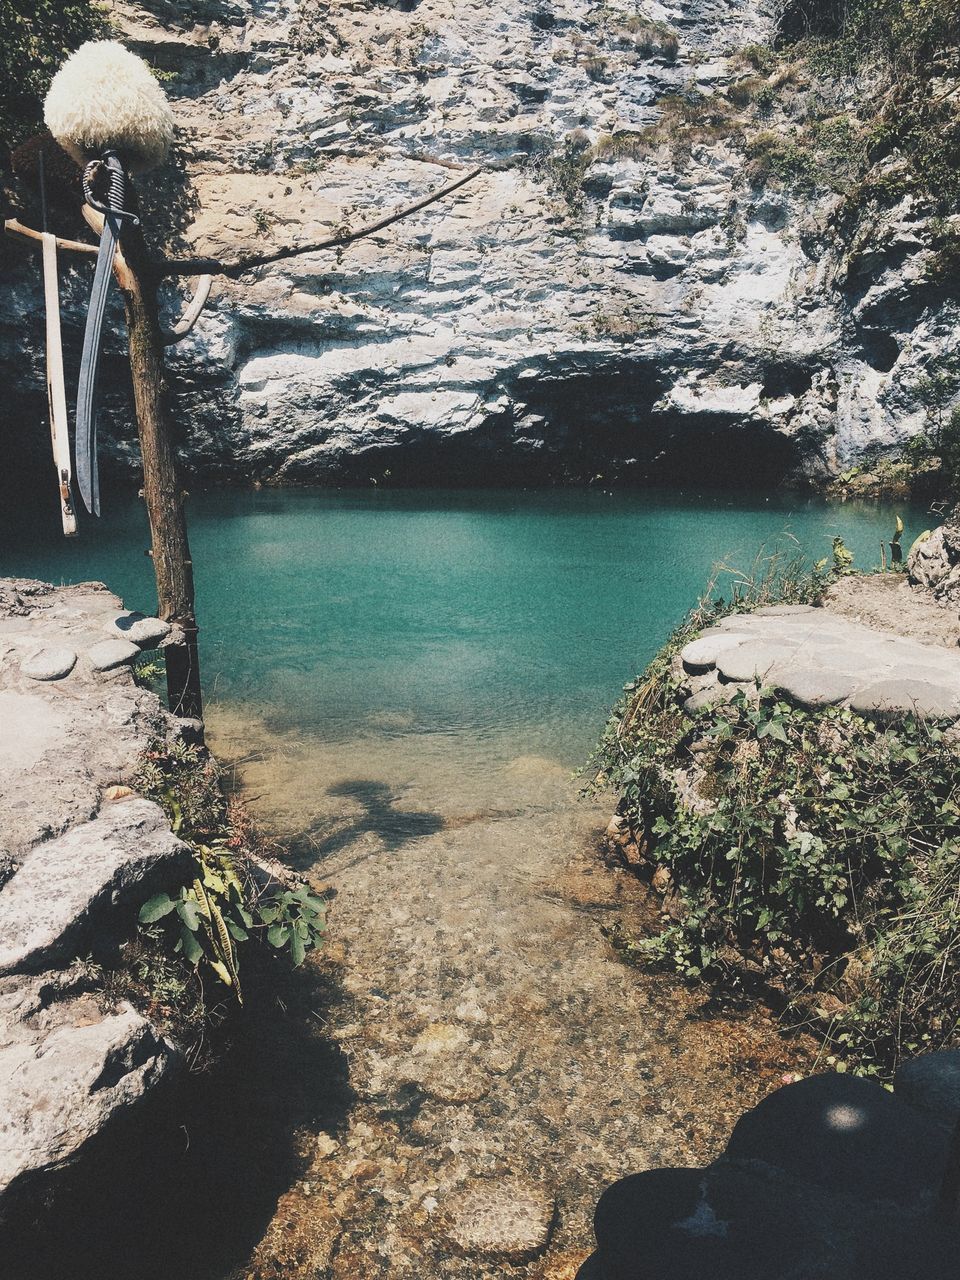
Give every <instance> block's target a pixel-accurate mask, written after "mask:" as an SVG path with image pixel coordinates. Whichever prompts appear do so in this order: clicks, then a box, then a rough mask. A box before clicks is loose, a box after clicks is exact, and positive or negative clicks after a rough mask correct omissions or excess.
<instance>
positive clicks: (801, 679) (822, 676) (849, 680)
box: [767, 666, 857, 711]
mask: <svg viewBox="0 0 960 1280" xmlns="http://www.w3.org/2000/svg"><path fill="white" fill-rule="evenodd" d="M767 679H768V680H769V682H770V683H771V684H772V685H774V687H775V688H777V689H779V690H781V691H782V692H783V693H784V694H785V696H786V697H787V698H789V699H790V701H791V702H796V703H797V704H798V705H799V706H801V707H806V708H807V709H808V710H811V711H815V710H817V709H819V708H821V707H829V706H833V705H834V704H835V703H838V702H844V701H845V700H846V699H847V698H849V697H850V695H851V694H852V693H853V691H854V689H855V688H856V686H857V678H856V676H854V675H852V674H848V673H843V672H838V671H830V670H829V669H827V668H821V667H796V668H794V667H789V666H788V667H786V668H784V669H783V670H781V669H780V668H779V667H774V668H773V669H772V670H771V671H770V672H769V674H768V676H767Z"/></svg>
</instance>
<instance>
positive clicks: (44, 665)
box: [20, 649, 77, 680]
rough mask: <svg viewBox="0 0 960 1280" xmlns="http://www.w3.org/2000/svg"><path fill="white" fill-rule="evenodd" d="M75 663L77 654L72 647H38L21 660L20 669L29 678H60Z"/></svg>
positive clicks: (71, 668) (66, 674) (67, 673)
mask: <svg viewBox="0 0 960 1280" xmlns="http://www.w3.org/2000/svg"><path fill="white" fill-rule="evenodd" d="M76 663H77V655H76V654H75V653H74V651H73V650H72V649H38V650H37V652H36V653H34V654H33V655H32V656H31V657H29V658H27V659H26V661H25V662H21V664H20V670H21V672H22V673H23V674H24V675H25V676H26V677H27V678H28V679H29V680H62V679H63V678H64V676H68V675H69V674H70V672H71V671H72V670H73V668H74V667H75V666H76Z"/></svg>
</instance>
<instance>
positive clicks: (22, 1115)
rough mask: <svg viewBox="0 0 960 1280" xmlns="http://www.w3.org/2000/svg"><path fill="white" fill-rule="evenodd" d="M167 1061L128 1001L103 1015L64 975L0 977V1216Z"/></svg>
mask: <svg viewBox="0 0 960 1280" xmlns="http://www.w3.org/2000/svg"><path fill="white" fill-rule="evenodd" d="M65 986H66V987H67V990H66V992H65V991H64V987H65ZM174 1061H175V1058H174V1054H173V1051H172V1049H171V1047H170V1046H169V1045H168V1044H167V1043H166V1042H165V1041H164V1040H162V1039H161V1038H160V1037H159V1036H158V1035H157V1033H156V1031H155V1030H154V1028H153V1027H152V1026H151V1024H150V1023H149V1022H148V1021H147V1020H146V1019H145V1018H143V1017H141V1016H140V1014H138V1013H137V1012H136V1011H135V1010H134V1009H133V1008H131V1006H130V1005H129V1004H127V1003H126V1002H124V1003H122V1004H120V1005H119V1006H118V1007H117V1008H116V1010H115V1011H114V1012H113V1013H105V1012H104V1011H103V1009H101V1008H100V1007H99V1006H98V1005H97V1003H96V1001H95V1000H94V998H93V997H92V996H90V995H79V994H72V993H71V992H70V990H69V983H65V982H64V979H63V977H62V975H54V974H44V975H43V976H41V977H34V978H23V977H16V978H11V977H6V978H0V1214H2V1211H3V1207H4V1203H5V1200H6V1198H7V1196H8V1194H9V1193H11V1192H13V1191H15V1190H17V1189H18V1188H19V1187H20V1186H21V1185H22V1184H26V1183H28V1181H29V1180H30V1179H31V1178H32V1177H36V1176H37V1175H40V1174H46V1173H50V1172H51V1171H53V1170H55V1169H58V1168H60V1167H62V1166H63V1165H64V1164H66V1163H67V1162H69V1161H70V1160H71V1159H72V1158H73V1157H74V1156H76V1154H77V1152H78V1151H79V1150H80V1149H81V1148H82V1147H83V1145H84V1143H85V1142H87V1141H88V1140H89V1139H90V1138H91V1137H92V1136H93V1135H94V1134H95V1133H98V1132H99V1131H100V1130H101V1129H102V1128H103V1127H104V1126H105V1125H106V1124H107V1123H109V1121H110V1120H111V1119H112V1118H113V1117H114V1116H115V1115H117V1114H118V1113H119V1112H121V1111H124V1110H126V1109H127V1108H128V1107H130V1106H132V1105H133V1104H134V1103H136V1102H137V1101H139V1099H140V1098H142V1097H143V1095H144V1094H145V1093H146V1092H147V1090H149V1089H150V1088H152V1087H153V1086H154V1085H155V1084H156V1083H157V1082H158V1081H159V1080H160V1079H161V1077H162V1076H163V1075H164V1073H165V1072H166V1071H167V1069H168V1067H169V1066H170V1065H171V1063H172V1062H174Z"/></svg>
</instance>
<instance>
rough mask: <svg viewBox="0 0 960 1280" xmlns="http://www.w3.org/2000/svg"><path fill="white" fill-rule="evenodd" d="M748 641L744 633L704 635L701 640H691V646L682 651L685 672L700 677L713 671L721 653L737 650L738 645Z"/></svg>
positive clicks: (688, 645)
mask: <svg viewBox="0 0 960 1280" xmlns="http://www.w3.org/2000/svg"><path fill="white" fill-rule="evenodd" d="M746 639H747V636H745V635H744V634H743V633H741V634H739V635H737V634H735V633H733V632H730V633H727V634H724V633H723V632H716V633H715V634H714V635H709V636H708V635H703V636H700V638H699V639H697V640H691V641H690V643H689V644H687V645H684V647H683V648H682V649H681V650H680V661H681V662H682V663H683V666H684V670H685V671H688V672H689V673H690V674H691V675H694V676H700V675H703V674H704V673H705V672H707V671H712V670H713V668H714V667H715V666H716V665H717V658H718V656H719V655H720V654H721V653H725V652H727V651H728V650H730V649H734V648H736V646H737V645H738V644H742V643H743V642H744V640H746Z"/></svg>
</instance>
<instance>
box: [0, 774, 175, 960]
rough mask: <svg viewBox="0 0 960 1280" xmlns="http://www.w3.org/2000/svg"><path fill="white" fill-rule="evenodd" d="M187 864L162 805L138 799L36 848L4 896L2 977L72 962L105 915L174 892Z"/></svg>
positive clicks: (0, 907)
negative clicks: (166, 889) (165, 889)
mask: <svg viewBox="0 0 960 1280" xmlns="http://www.w3.org/2000/svg"><path fill="white" fill-rule="evenodd" d="M189 857H190V851H189V849H188V848H187V846H186V845H185V844H183V843H182V842H181V841H180V840H178V839H177V838H176V836H175V835H174V834H173V832H172V831H171V830H170V828H169V826H168V823H167V819H166V816H165V814H164V812H163V810H162V809H161V808H160V807H159V805H156V804H154V803H153V802H152V801H150V800H144V799H142V798H140V797H134V798H132V799H125V800H121V801H117V802H116V803H114V804H110V805H108V806H107V807H106V808H105V809H103V810H102V811H101V813H100V814H99V816H98V817H96V818H95V819H94V820H93V821H92V822H85V823H82V824H81V825H80V826H77V827H73V828H72V829H71V830H69V831H67V832H66V834H65V835H62V836H59V837H58V838H57V839H55V840H47V841H45V842H44V843H43V844H40V845H37V846H36V847H35V848H33V849H31V850H30V851H29V853H28V854H27V856H26V857H25V859H24V862H23V865H22V866H21V867H20V868H19V870H17V871H16V872H15V873H14V874H13V875H12V876H11V878H10V879H9V880H8V881H7V883H6V884H5V885H4V887H3V889H2V890H0V974H5V973H11V972H37V971H39V970H40V969H44V968H47V967H48V966H50V965H52V964H55V963H58V962H61V961H64V960H68V959H71V958H72V957H73V956H75V955H76V954H77V953H78V949H79V948H81V947H89V946H90V945H91V942H92V939H93V936H94V932H95V930H96V929H97V928H100V927H104V926H105V921H104V915H105V914H106V913H108V914H109V915H110V916H114V915H115V913H116V912H117V911H118V909H122V908H123V907H130V908H131V909H132V907H133V906H134V905H139V903H141V902H143V901H145V900H146V899H147V898H148V897H150V895H151V893H152V892H154V891H155V890H156V889H158V888H159V887H161V885H162V884H167V885H169V884H170V883H171V882H172V881H173V880H174V879H175V878H176V876H177V873H178V870H179V868H180V867H182V866H184V865H185V864H186V863H187V862H188V860H189Z"/></svg>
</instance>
